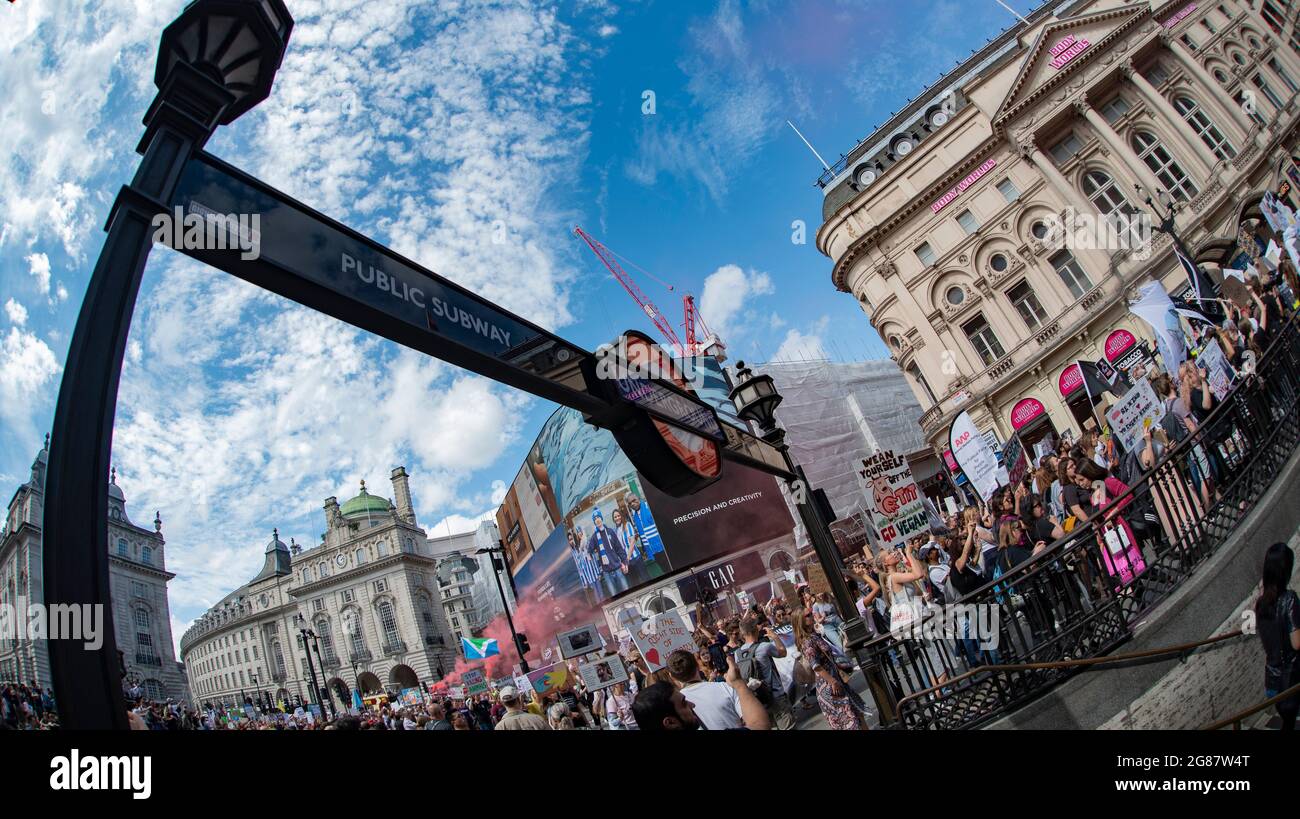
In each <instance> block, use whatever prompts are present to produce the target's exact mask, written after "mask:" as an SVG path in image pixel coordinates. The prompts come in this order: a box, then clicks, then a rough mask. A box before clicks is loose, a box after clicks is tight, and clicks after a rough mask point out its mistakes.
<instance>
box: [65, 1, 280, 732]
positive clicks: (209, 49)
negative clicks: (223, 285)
mask: <svg viewBox="0 0 1300 819" xmlns="http://www.w3.org/2000/svg"><path fill="white" fill-rule="evenodd" d="M292 29H293V17H292V16H290V14H289V10H288V8H287V7H286V6H285V4H284V0H195V2H192V3H190V4H189V5H188V6H186V7H185V10H184V11H182V12H181V14H180V16H179V17H177V18H176V20H175V21H174V22H173V23H172V24H171V25H169V26H168V27H167V28H166V30H165V31H164V32H163V35H162V43H161V45H160V46H159V50H158V63H157V68H156V70H155V73H154V82H155V83H156V84H157V86H158V95H157V96H156V97H155V98H154V100H153V102H152V104H150V106H149V109H148V111H147V112H146V113H145V117H144V122H145V131H144V136H143V138H142V139H141V140H140V142H139V144H138V145H137V146H136V150H137V151H138V152H139V153H140V154H141V155H142V159H141V161H140V165H139V167H138V168H137V170H136V172H135V175H134V176H133V177H132V179H131V183H130V184H129V185H127V186H125V187H123V188H122V189H121V190H120V191H119V192H118V194H117V198H116V200H115V201H114V202H113V205H112V207H111V209H110V213H109V217H108V222H107V226H106V230H107V232H108V236H107V238H106V239H105V241H104V246H103V249H102V250H101V251H100V254H99V259H98V260H97V261H96V263H95V268H94V271H93V272H92V273H91V276H90V281H89V283H88V284H87V287H86V297H85V299H84V300H83V301H82V304H81V310H80V312H79V313H78V315H77V323H76V327H75V329H74V330H73V333H72V338H71V340H70V342H69V345H68V352H67V356H66V359H65V365H64V373H63V380H62V383H61V384H60V386H59V399H58V404H57V405H56V408H55V412H54V425H53V432H52V435H51V438H50V455H49V467H48V472H47V475H46V480H45V496H44V497H45V500H46V506H45V529H44V531H43V533H42V536H43V538H44V543H45V548H44V563H45V565H44V583H45V586H44V592H45V602H46V604H48V605H87V604H91V605H98V606H102V607H103V608H104V609H105V610H108V611H110V613H111V609H112V607H111V606H110V605H109V603H110V602H111V597H110V594H109V570H108V569H109V567H108V493H107V492H106V491H105V486H106V481H107V477H108V467H109V457H110V452H109V450H110V447H111V445H112V441H113V421H114V416H115V414H116V404H117V391H118V381H119V377H120V375H121V371H122V360H123V357H124V356H125V353H126V342H127V334H128V332H129V330H130V327H131V317H132V314H133V313H134V312H135V301H136V296H137V294H138V293H139V290H140V280H141V277H142V276H143V274H144V268H145V263H146V261H147V260H148V257H149V252H150V250H151V249H152V247H153V236H154V232H155V231H154V226H153V219H154V217H155V215H157V214H160V213H168V212H170V210H169V209H170V207H171V204H172V198H173V196H174V195H175V192H176V187H177V184H178V182H179V180H180V178H181V174H182V172H183V171H184V169H185V167H186V165H187V164H188V163H189V162H190V159H191V158H192V157H193V156H194V155H195V154H197V153H198V152H199V151H201V150H202V149H203V146H204V145H206V144H207V142H208V140H209V139H210V138H211V137H212V135H213V133H215V132H216V130H217V128H218V127H219V126H221V125H227V124H229V123H231V122H232V121H234V120H235V119H236V118H237V117H239V116H240V115H241V114H243V113H245V112H247V111H248V110H249V109H251V108H252V107H253V106H255V105H257V104H258V103H259V102H261V101H262V100H264V99H266V98H267V96H269V95H270V93H271V84H272V82H273V80H274V78H275V73H276V71H277V70H278V69H279V67H280V63H281V61H282V60H283V59H284V54H285V50H286V49H287V48H288V41H289V34H290V31H291V30H292ZM110 618H111V614H110ZM105 626H106V628H105V629H104V640H103V643H102V646H101V647H100V648H99V649H98V650H95V651H86V650H84V649H83V647H82V646H81V645H80V644H78V643H76V642H74V641H71V640H51V641H49V659H50V676H51V678H52V680H53V683H54V689H55V692H56V695H57V696H58V701H59V716H60V719H61V721H62V724H63V726H64V727H65V728H73V729H104V728H116V729H118V730H126V729H127V728H128V727H129V726H128V723H127V719H126V709H125V708H123V707H122V706H123V702H122V692H121V690H120V686H119V685H118V684H117V680H118V676H117V668H116V659H117V658H116V653H117V640H116V638H115V637H114V630H113V626H112V623H111V622H106V623H105Z"/></svg>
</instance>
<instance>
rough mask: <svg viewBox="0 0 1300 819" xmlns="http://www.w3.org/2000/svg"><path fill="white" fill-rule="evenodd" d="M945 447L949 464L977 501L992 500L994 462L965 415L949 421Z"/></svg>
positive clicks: (995, 474) (994, 476) (989, 451)
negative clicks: (957, 469) (976, 495)
mask: <svg viewBox="0 0 1300 819" xmlns="http://www.w3.org/2000/svg"><path fill="white" fill-rule="evenodd" d="M948 447H949V449H951V450H952V457H953V460H955V461H956V462H957V466H959V467H960V468H961V471H962V473H963V474H965V475H966V480H968V481H970V483H971V486H973V487H974V488H975V491H976V492H978V493H979V494H980V497H981V498H983V499H984V500H986V501H987V500H988V499H989V498H991V497H993V492H994V491H995V490H996V489H997V488H998V459H997V456H996V455H995V454H994V452H993V448H992V447H991V446H989V444H988V441H987V440H986V439H985V438H984V436H983V435H981V434H980V432H979V430H977V429H975V422H974V421H972V420H971V417H970V413H969V412H963V413H961V414H960V415H958V416H957V417H956V418H955V419H953V422H952V427H951V428H950V429H949V430H948Z"/></svg>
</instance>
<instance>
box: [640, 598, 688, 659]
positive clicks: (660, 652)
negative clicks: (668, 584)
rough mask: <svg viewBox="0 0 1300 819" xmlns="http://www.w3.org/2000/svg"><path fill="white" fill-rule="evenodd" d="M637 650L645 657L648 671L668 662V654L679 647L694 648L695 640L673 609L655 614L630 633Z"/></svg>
mask: <svg viewBox="0 0 1300 819" xmlns="http://www.w3.org/2000/svg"><path fill="white" fill-rule="evenodd" d="M632 640H633V642H635V643H636V648H637V651H640V652H641V657H642V658H643V659H645V662H646V666H647V667H648V668H649V669H650V671H652V672H654V671H658V670H659V669H661V668H663V667H664V666H665V665H667V664H668V655H669V654H672V653H673V652H674V651H676V650H677V649H679V648H684V649H686V650H687V651H694V650H695V640H694V638H692V637H691V630H690V629H689V628H687V627H686V623H685V622H683V621H682V616H681V615H680V614H678V613H677V612H675V611H667V612H664V613H663V614H659V615H656V616H655V618H654V619H653V620H651V621H650V622H648V623H646V624H645V626H644V627H642V629H641V631H640V632H638V633H635V634H633V635H632Z"/></svg>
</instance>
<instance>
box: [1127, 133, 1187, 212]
mask: <svg viewBox="0 0 1300 819" xmlns="http://www.w3.org/2000/svg"><path fill="white" fill-rule="evenodd" d="M1133 150H1134V151H1137V155H1138V158H1139V159H1141V160H1142V162H1143V163H1145V164H1146V166H1147V167H1148V168H1150V169H1151V173H1153V174H1155V177H1156V180H1157V181H1158V182H1159V183H1160V184H1161V185H1162V186H1163V187H1164V189H1165V190H1166V191H1168V192H1169V195H1170V196H1173V197H1174V198H1175V199H1181V200H1184V201H1186V200H1188V199H1191V198H1192V197H1193V196H1195V195H1196V193H1197V191H1196V185H1195V184H1193V183H1192V180H1191V179H1189V178H1188V176H1187V173H1186V172H1185V171H1183V169H1182V167H1181V166H1180V165H1179V164H1178V163H1177V162H1175V161H1174V158H1173V157H1172V156H1170V155H1169V152H1168V151H1167V150H1165V146H1163V145H1161V144H1160V140H1159V139H1157V138H1156V135H1155V134H1153V133H1151V132H1150V131H1137V132H1135V133H1134V134H1133Z"/></svg>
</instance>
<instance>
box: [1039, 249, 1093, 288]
mask: <svg viewBox="0 0 1300 819" xmlns="http://www.w3.org/2000/svg"><path fill="white" fill-rule="evenodd" d="M1048 261H1050V262H1051V264H1052V267H1053V268H1055V269H1056V274H1057V275H1058V276H1060V277H1061V281H1063V282H1065V286H1066V287H1067V288H1069V290H1070V295H1072V296H1074V297H1075V298H1076V299H1077V298H1080V297H1081V296H1082V295H1083V294H1084V293H1087V292H1088V291H1089V290H1091V289H1092V279H1090V278H1088V274H1087V273H1085V272H1083V268H1082V267H1080V266H1079V262H1078V261H1077V260H1076V259H1075V258H1074V256H1073V255H1072V254H1071V253H1070V251H1068V250H1062V251H1061V252H1059V253H1057V254H1055V255H1054V256H1052V258H1051V259H1049V260H1048Z"/></svg>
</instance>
